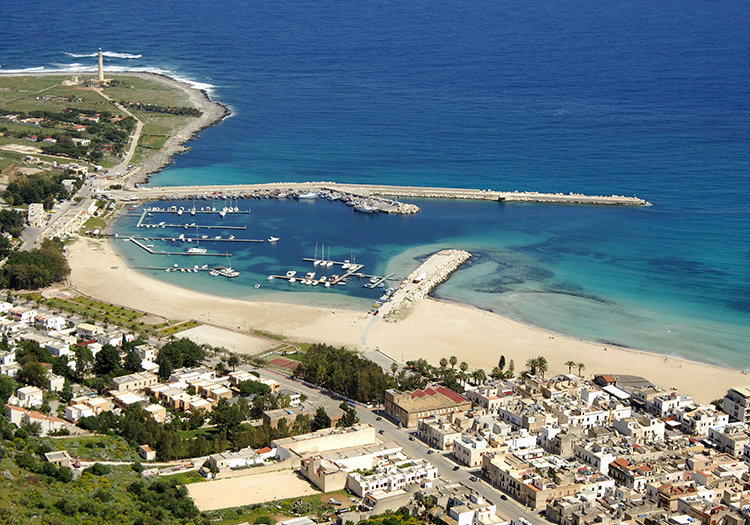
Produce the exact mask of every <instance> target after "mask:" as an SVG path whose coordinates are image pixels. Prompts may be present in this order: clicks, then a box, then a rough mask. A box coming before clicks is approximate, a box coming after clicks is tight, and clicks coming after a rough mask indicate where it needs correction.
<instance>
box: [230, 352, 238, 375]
mask: <svg viewBox="0 0 750 525" xmlns="http://www.w3.org/2000/svg"><path fill="white" fill-rule="evenodd" d="M227 364H228V365H229V366H231V367H232V372H234V371H235V369H236V368H237V365H239V364H240V357H239V356H238V355H234V354H233V355H231V356H229V359H228V360H227Z"/></svg>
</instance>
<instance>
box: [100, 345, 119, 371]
mask: <svg viewBox="0 0 750 525" xmlns="http://www.w3.org/2000/svg"><path fill="white" fill-rule="evenodd" d="M118 368H120V352H119V351H118V350H117V348H115V347H114V346H112V345H104V346H103V347H102V349H101V350H99V352H97V354H96V357H95V358H94V373H95V374H96V375H100V376H103V375H107V374H111V373H112V372H114V371H115V370H117V369H118Z"/></svg>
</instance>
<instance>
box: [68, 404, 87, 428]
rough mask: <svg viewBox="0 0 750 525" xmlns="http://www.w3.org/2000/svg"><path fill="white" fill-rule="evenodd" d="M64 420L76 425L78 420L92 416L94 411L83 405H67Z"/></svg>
mask: <svg viewBox="0 0 750 525" xmlns="http://www.w3.org/2000/svg"><path fill="white" fill-rule="evenodd" d="M64 414H65V415H64V416H63V417H65V419H67V420H68V421H72V422H73V423H76V422H77V421H78V420H80V419H81V418H84V417H91V416H93V415H94V411H93V410H92V409H91V407H89V406H87V405H83V404H78V403H77V404H75V405H68V406H66V407H65V413H64Z"/></svg>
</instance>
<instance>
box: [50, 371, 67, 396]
mask: <svg viewBox="0 0 750 525" xmlns="http://www.w3.org/2000/svg"><path fill="white" fill-rule="evenodd" d="M64 386H65V378H64V377H62V376H58V375H56V374H53V373H52V372H48V373H47V390H49V391H50V392H59V391H60V390H62V389H63V387H64Z"/></svg>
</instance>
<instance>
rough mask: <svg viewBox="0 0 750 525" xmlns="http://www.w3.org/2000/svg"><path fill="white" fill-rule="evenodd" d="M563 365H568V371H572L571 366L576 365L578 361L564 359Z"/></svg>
mask: <svg viewBox="0 0 750 525" xmlns="http://www.w3.org/2000/svg"><path fill="white" fill-rule="evenodd" d="M565 366H567V367H568V373H569V374H570V373H572V371H573V367H575V366H578V363H576V362H575V361H565Z"/></svg>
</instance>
